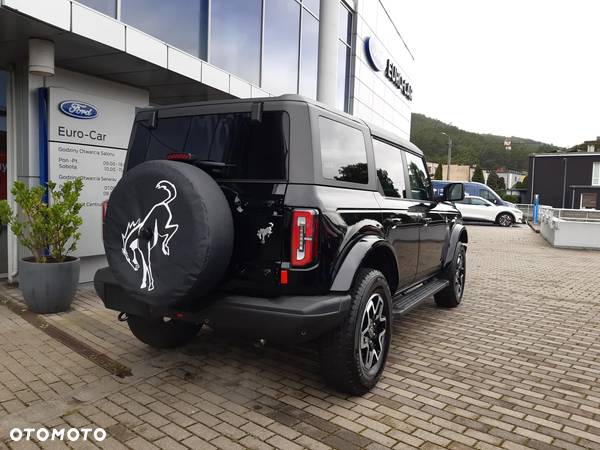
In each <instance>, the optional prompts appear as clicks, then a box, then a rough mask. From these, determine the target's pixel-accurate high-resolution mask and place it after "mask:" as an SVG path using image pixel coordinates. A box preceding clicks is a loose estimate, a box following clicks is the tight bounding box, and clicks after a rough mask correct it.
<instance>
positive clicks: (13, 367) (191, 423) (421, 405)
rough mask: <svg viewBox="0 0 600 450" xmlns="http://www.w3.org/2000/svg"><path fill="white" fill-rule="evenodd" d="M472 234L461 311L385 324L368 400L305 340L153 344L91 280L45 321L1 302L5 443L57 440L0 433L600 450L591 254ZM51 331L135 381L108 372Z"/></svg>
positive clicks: (6, 293) (476, 229)
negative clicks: (389, 329) (24, 430)
mask: <svg viewBox="0 0 600 450" xmlns="http://www.w3.org/2000/svg"><path fill="white" fill-rule="evenodd" d="M469 233H470V237H471V243H470V245H469V251H468V262H469V267H468V270H469V273H468V287H467V290H466V293H465V298H464V300H463V304H462V305H461V307H460V308H458V309H455V310H442V309H437V308H435V307H434V306H433V304H432V303H433V302H431V304H430V303H427V304H425V305H423V306H422V307H420V308H418V309H417V310H415V311H413V312H411V313H410V314H409V315H408V316H407V317H405V318H403V319H401V320H397V321H395V323H394V333H395V334H394V340H393V349H392V352H391V355H390V357H389V361H388V368H387V370H386V372H385V373H384V376H383V378H382V380H381V382H380V383H379V385H378V386H377V388H376V389H374V390H373V392H372V393H370V394H368V395H366V396H364V397H363V398H348V397H344V396H341V395H339V394H337V393H335V392H333V391H331V390H328V389H327V388H325V387H324V386H323V384H322V383H321V381H320V379H319V374H318V366H317V363H316V352H315V349H314V348H312V347H310V346H306V347H300V348H292V349H282V348H276V347H271V346H267V347H264V348H257V347H254V346H253V345H251V344H249V343H245V342H240V341H236V340H232V339H229V338H226V337H219V336H215V335H214V334H213V333H211V332H210V331H207V332H203V333H202V334H201V335H200V336H199V337H198V338H197V339H196V340H195V341H194V342H193V343H192V344H191V345H189V346H188V347H186V348H184V349H182V350H181V351H177V352H173V351H172V352H162V351H156V350H152V349H149V348H147V347H146V346H144V345H142V344H140V343H138V342H137V341H136V340H135V339H134V338H133V337H132V336H131V334H130V333H129V331H128V329H127V327H126V326H125V325H124V324H122V323H119V322H117V320H116V314H115V313H113V312H110V311H106V310H104V309H103V308H102V306H101V303H100V302H99V300H98V299H97V298H96V297H95V295H94V294H93V292H92V291H91V290H90V288H87V289H86V288H84V289H81V290H80V292H79V294H78V297H77V299H76V302H75V305H74V309H73V310H72V311H70V312H69V313H66V314H60V315H55V316H46V318H45V319H46V321H47V322H48V323H49V324H50V327H46V328H45V329H41V328H40V326H39V324H37V325H36V323H35V322H34V323H33V324H32V323H30V322H27V321H26V320H24V318H23V317H22V316H21V315H19V314H16V313H15V312H14V311H13V310H10V309H9V308H8V305H4V306H2V305H0V342H1V343H0V442H1V441H4V444H2V443H0V448H4V446H5V445H8V446H9V447H14V448H34V447H36V446H37V445H40V446H41V447H44V448H61V446H62V445H63V444H62V443H59V442H54V443H49V442H46V443H37V444H35V443H32V442H29V443H24V442H23V441H21V442H20V443H18V444H15V443H11V442H9V440H8V439H7V438H8V430H9V428H12V427H15V426H21V427H23V426H25V425H26V424H33V425H34V426H36V427H40V426H44V427H59V428H61V427H65V428H70V427H78V428H82V427H86V426H92V427H104V428H106V430H107V432H108V435H109V437H108V438H107V439H106V440H105V441H103V442H101V443H97V444H96V445H98V446H99V447H103V448H110V449H113V448H124V447H128V448H139V449H152V448H155V447H159V448H164V449H179V448H186V447H189V448H193V449H197V448H214V447H217V448H223V449H237V448H272V447H274V448H285V449H288V448H290V449H294V448H300V447H306V448H313V449H321V448H327V447H334V448H340V449H354V448H359V447H362V448H370V449H375V448H383V447H387V448H390V447H393V448H402V449H403V448H410V447H419V448H438V447H447V448H495V447H501V448H506V449H513V448H522V447H523V446H524V447H532V448H555V447H558V448H567V449H569V448H573V449H575V448H600V276H599V275H598V273H599V269H600V252H586V251H572V250H558V249H553V248H551V247H549V246H548V245H546V243H545V242H544V241H543V240H542V238H541V237H540V236H539V235H537V234H535V233H534V232H533V231H531V230H530V229H529V228H528V227H525V226H521V227H518V228H512V229H509V230H506V229H500V228H496V227H484V226H471V227H469ZM0 297H4V298H5V299H6V298H13V299H18V291H17V290H14V289H9V288H7V287H6V286H4V287H2V288H0ZM29 319H31V317H30V318H29ZM43 326H44V325H42V327H43ZM52 326H56V327H57V328H59V329H61V330H64V331H66V332H67V333H68V335H70V336H71V337H73V338H75V339H76V340H78V341H79V342H83V343H85V344H86V345H87V346H89V347H91V348H92V349H94V350H95V351H97V352H100V353H102V354H104V355H106V356H108V357H110V358H112V359H113V360H115V361H118V362H119V363H121V364H122V365H125V366H127V367H129V368H131V369H132V375H131V376H127V377H124V378H118V377H114V376H111V375H109V374H108V372H107V371H106V370H105V369H103V368H101V367H99V366H98V365H97V364H96V363H95V362H92V361H90V359H87V358H85V357H83V356H81V355H80V354H79V353H77V352H75V351H73V350H72V349H71V348H70V347H68V346H65V345H63V343H61V342H59V340H57V339H56V338H55V337H51V336H50V335H48V330H49V329H50V328H53V327H52ZM50 334H51V333H50ZM82 353H85V352H82ZM88 355H89V353H88ZM92 359H93V358H92ZM72 445H73V447H78V448H81V447H92V446H93V445H92V444H91V443H89V442H88V443H82V442H79V443H75V444H72Z"/></svg>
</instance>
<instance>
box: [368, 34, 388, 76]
mask: <svg viewBox="0 0 600 450" xmlns="http://www.w3.org/2000/svg"><path fill="white" fill-rule="evenodd" d="M365 50H366V52H367V60H368V61H369V64H371V67H372V68H373V70H375V71H376V72H381V71H382V70H383V69H384V67H385V63H384V62H383V61H384V59H385V58H384V57H383V56H382V55H381V47H380V46H379V43H378V42H377V40H376V39H375V38H374V37H372V36H369V37H368V38H367V39H365Z"/></svg>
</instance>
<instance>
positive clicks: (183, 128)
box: [127, 111, 290, 180]
mask: <svg viewBox="0 0 600 450" xmlns="http://www.w3.org/2000/svg"><path fill="white" fill-rule="evenodd" d="M289 130H290V119H289V115H288V114H287V113H286V112H284V111H265V112H264V113H263V114H262V120H261V121H260V122H253V121H251V120H250V113H231V114H207V115H201V116H185V117H167V118H161V119H158V121H157V126H156V128H148V126H147V125H146V124H145V123H143V122H136V124H135V128H134V138H133V143H132V146H131V149H130V151H129V159H128V163H127V169H131V168H132V167H135V166H136V165H137V164H140V163H141V162H144V161H149V160H154V159H166V158H167V155H168V154H169V153H191V154H192V155H193V157H194V158H195V159H196V160H197V161H205V162H214V163H223V164H222V165H221V167H219V166H206V167H205V166H202V168H203V169H206V170H209V171H210V173H211V175H212V176H214V177H215V178H223V179H252V180H257V179H263V180H285V179H287V161H288V149H289V133H290V131H289Z"/></svg>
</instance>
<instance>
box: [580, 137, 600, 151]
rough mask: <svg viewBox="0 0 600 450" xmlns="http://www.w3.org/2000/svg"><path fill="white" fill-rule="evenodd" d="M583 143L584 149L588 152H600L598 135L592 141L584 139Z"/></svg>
mask: <svg viewBox="0 0 600 450" xmlns="http://www.w3.org/2000/svg"><path fill="white" fill-rule="evenodd" d="M583 145H584V147H585V151H587V152H589V153H592V152H600V136H598V137H597V138H596V139H594V140H593V141H584V142H583Z"/></svg>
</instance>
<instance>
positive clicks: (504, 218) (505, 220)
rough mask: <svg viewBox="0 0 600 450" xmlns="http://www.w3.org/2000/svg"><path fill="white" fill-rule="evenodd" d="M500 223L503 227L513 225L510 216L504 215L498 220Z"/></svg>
mask: <svg viewBox="0 0 600 450" xmlns="http://www.w3.org/2000/svg"><path fill="white" fill-rule="evenodd" d="M498 223H499V224H500V225H501V226H503V227H509V226H511V225H512V218H511V217H510V216H509V215H508V214H502V215H501V216H500V217H499V218H498Z"/></svg>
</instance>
